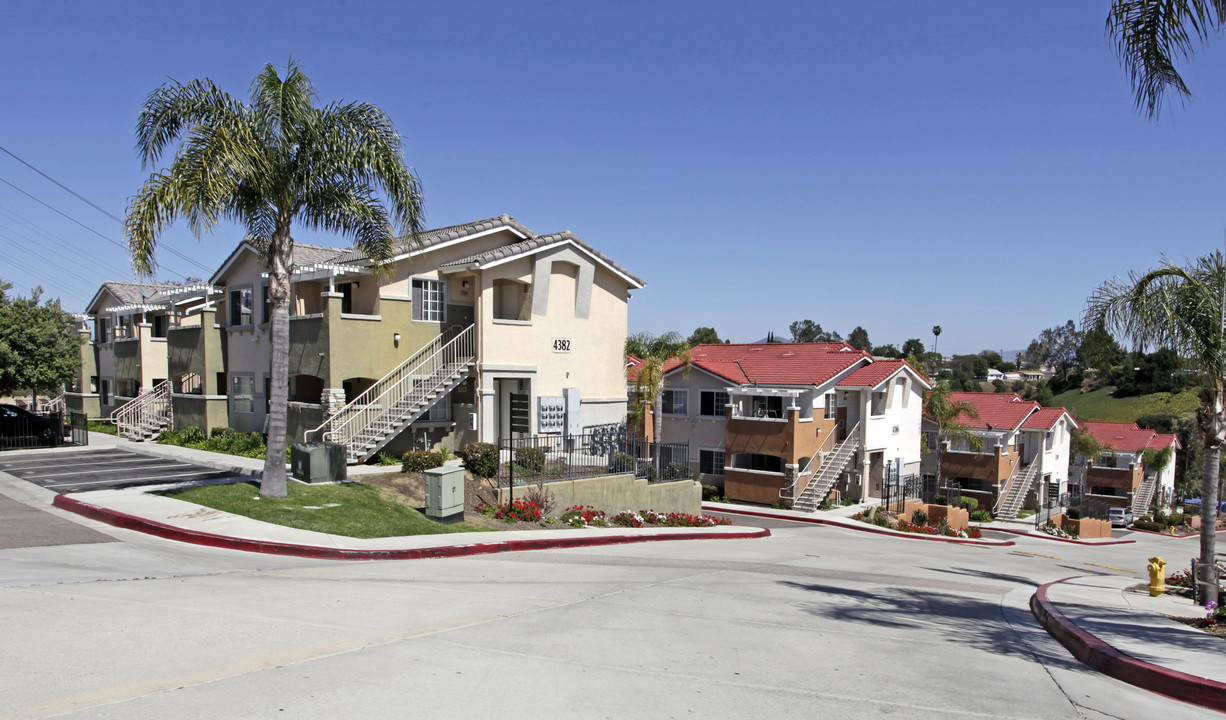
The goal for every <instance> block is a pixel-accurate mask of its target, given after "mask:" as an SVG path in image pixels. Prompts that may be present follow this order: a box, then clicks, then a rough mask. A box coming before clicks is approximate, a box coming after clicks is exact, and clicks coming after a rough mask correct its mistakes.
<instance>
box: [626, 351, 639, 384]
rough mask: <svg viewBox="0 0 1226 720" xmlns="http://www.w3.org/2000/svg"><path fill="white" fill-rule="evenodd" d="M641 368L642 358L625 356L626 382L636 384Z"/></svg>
mask: <svg viewBox="0 0 1226 720" xmlns="http://www.w3.org/2000/svg"><path fill="white" fill-rule="evenodd" d="M642 368H643V358H641V357H638V356H635V355H626V382H630V383H634V382H638V379H639V370H641V369H642Z"/></svg>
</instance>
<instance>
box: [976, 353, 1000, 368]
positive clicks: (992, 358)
mask: <svg viewBox="0 0 1226 720" xmlns="http://www.w3.org/2000/svg"><path fill="white" fill-rule="evenodd" d="M979 357H981V358H983V360H984V362H986V363H987V364H988V367H990V368H996V369H997V370H999V369H1000V365H1001V363H1002V362H1003V358H1001V356H1000V353H998V352H996V351H995V350H980V351H979Z"/></svg>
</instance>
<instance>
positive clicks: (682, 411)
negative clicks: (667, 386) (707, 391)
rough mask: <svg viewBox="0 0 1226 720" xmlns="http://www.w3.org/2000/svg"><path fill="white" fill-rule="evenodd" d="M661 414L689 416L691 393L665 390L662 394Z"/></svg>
mask: <svg viewBox="0 0 1226 720" xmlns="http://www.w3.org/2000/svg"><path fill="white" fill-rule="evenodd" d="M660 412H661V413H663V414H665V415H689V414H690V391H689V390H665V391H664V392H663V393H661V394H660Z"/></svg>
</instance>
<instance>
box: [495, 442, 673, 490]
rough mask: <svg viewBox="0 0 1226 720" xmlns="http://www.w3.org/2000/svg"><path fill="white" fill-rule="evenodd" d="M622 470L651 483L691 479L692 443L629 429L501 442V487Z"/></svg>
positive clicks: (499, 459) (556, 480) (621, 471)
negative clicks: (651, 436) (637, 434)
mask: <svg viewBox="0 0 1226 720" xmlns="http://www.w3.org/2000/svg"><path fill="white" fill-rule="evenodd" d="M620 473H633V474H634V476H635V477H636V478H646V479H647V481H648V482H652V483H656V482H675V481H678V480H688V479H690V444H689V443H688V442H676V443H652V442H648V441H647V439H646V438H641V437H635V436H634V435H633V434H631V433H630V432H629V431H626V430H612V431H599V432H591V433H585V434H582V435H536V436H533V437H518V438H503V439H501V440H499V441H498V485H499V487H517V486H521V485H534V484H536V483H551V482H563V481H567V480H577V479H581V478H587V477H596V476H599V475H610V474H620Z"/></svg>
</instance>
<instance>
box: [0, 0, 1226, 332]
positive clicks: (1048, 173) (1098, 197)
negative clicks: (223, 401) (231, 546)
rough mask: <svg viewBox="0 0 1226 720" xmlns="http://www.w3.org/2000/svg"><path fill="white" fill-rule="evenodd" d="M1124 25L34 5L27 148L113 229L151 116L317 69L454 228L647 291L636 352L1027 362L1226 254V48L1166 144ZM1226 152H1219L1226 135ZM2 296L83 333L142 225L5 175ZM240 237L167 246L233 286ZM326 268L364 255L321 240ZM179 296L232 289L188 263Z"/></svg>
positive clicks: (907, 15)
mask: <svg viewBox="0 0 1226 720" xmlns="http://www.w3.org/2000/svg"><path fill="white" fill-rule="evenodd" d="M1107 8H1108V3H1107V2H1105V1H1102V2H1100V1H1097V0H1095V1H1084V2H1075V3H1070V2H1067V1H1066V0H1057V1H1052V2H1041V1H1038V0H1036V1H1034V2H1027V3H1021V4H1018V3H984V2H971V1H967V2H943V1H940V0H935V1H934V2H930V3H915V2H871V1H866V2H862V3H847V2H838V3H835V2H812V1H810V2H795V3H771V2H759V3H752V4H746V3H740V2H738V3H725V2H702V3H698V2H673V3H635V2H622V3H601V4H587V3H574V2H565V3H564V2H540V3H514V2H499V3H484V2H468V3H415V2H396V3H387V4H383V3H360V2H312V1H310V0H306V1H304V2H296V3H265V2H259V1H258V0H253V1H248V2H241V3H239V2H215V3H209V4H207V5H201V4H198V3H193V4H186V3H185V4H178V3H165V2H156V3H155V2H114V3H96V2H88V3H86V2H62V3H6V4H4V6H3V8H2V9H0V59H2V60H3V67H4V68H5V71H4V73H3V75H2V76H0V89H2V90H3V98H4V100H3V102H2V103H0V146H3V147H4V148H7V149H8V150H9V151H11V152H12V153H15V154H16V155H18V156H20V157H21V158H23V159H25V160H26V161H28V162H29V163H31V164H33V165H35V166H36V167H38V168H39V169H40V170H42V171H43V172H45V173H47V174H49V175H51V176H52V177H54V178H55V179H57V180H59V181H60V182H61V183H63V184H65V185H67V186H68V187H70V188H72V189H73V190H74V191H76V192H77V193H79V194H81V195H82V196H84V197H85V198H88V199H89V200H90V201H92V202H94V203H96V204H98V205H99V206H101V207H103V208H105V209H106V210H108V211H109V212H110V213H112V214H114V215H120V216H121V215H122V214H123V212H124V209H125V208H126V205H127V199H128V197H129V196H130V195H132V194H133V193H134V192H135V191H136V190H137V189H139V187H140V185H141V183H142V182H143V180H144V179H145V178H146V177H147V175H148V170H142V168H141V165H140V161H139V159H138V157H137V156H136V153H135V151H134V150H133V142H134V141H133V128H134V125H135V122H136V117H137V114H138V113H139V111H140V107H141V104H142V102H143V100H144V98H145V96H146V95H147V94H148V93H149V92H150V91H151V90H153V89H154V88H156V87H157V86H158V85H159V84H161V83H162V82H165V81H166V79H167V78H175V79H177V80H182V81H187V80H191V79H194V78H197V77H208V78H211V79H212V80H214V81H215V82H217V83H218V84H219V85H221V86H222V87H223V88H225V89H227V90H228V91H230V92H231V93H233V94H236V95H239V96H241V97H244V98H245V97H246V93H247V88H248V86H249V84H250V81H251V78H252V77H253V76H254V75H255V74H256V73H257V72H258V71H259V69H260V67H261V66H262V64H263V63H265V62H273V63H277V64H284V62H285V60H286V59H287V58H288V57H289V56H290V55H293V56H294V57H296V58H297V59H298V60H299V62H300V63H301V64H302V66H303V67H304V69H305V70H306V72H307V74H308V75H309V76H310V77H311V79H312V80H313V81H314V82H315V85H316V88H317V90H318V91H319V93H320V96H321V99H322V100H324V101H331V100H340V99H344V100H363V101H368V102H372V103H375V104H376V105H379V106H380V107H382V108H384V109H385V110H386V111H387V112H388V113H389V114H390V115H391V117H392V119H393V120H394V121H395V122H396V125H397V128H398V129H399V131H400V132H401V134H402V135H404V137H405V140H406V145H407V158H408V161H409V163H410V164H411V165H413V166H414V167H415V169H416V170H417V172H418V173H419V175H420V177H421V179H422V183H423V186H424V191H425V197H426V201H427V213H428V214H427V224H428V225H429V226H431V227H437V226H443V225H450V224H455V223H460V222H466V221H469V220H473V219H477V218H481V217H489V216H493V215H498V214H501V213H509V214H511V215H514V216H515V217H516V218H517V219H518V220H520V221H521V222H523V223H524V224H526V225H527V226H528V227H530V228H532V229H534V230H536V231H538V232H551V231H557V230H563V229H569V230H571V231H573V232H574V233H576V234H577V235H579V236H580V237H582V238H584V239H585V240H587V241H588V242H590V243H592V244H593V245H595V246H596V247H598V248H600V249H601V250H603V251H605V252H607V253H608V254H609V255H610V256H612V257H613V258H614V259H616V260H617V261H618V262H620V263H621V264H623V265H625V266H626V267H628V268H629V269H631V270H632V271H633V272H635V273H636V274H638V275H639V276H640V277H642V278H643V279H644V280H646V282H647V287H646V288H645V289H643V290H641V291H638V292H636V293H635V296H634V298H633V300H632V301H631V315H630V326H631V330H632V331H640V330H647V331H651V332H661V331H665V330H670V329H675V330H679V331H681V332H682V333H683V334H686V335H688V334H689V333H690V332H691V331H692V330H693V329H694V328H695V327H697V326H700V325H705V326H713V327H715V328H716V330H717V331H718V332H719V333H720V335H721V336H722V337H726V338H731V339H732V340H733V341H739V342H747V341H752V340H756V339H758V338H761V337H763V336H764V335H765V334H766V332H767V331H768V330H774V331H775V332H776V333H779V334H786V331H787V326H788V324H789V323H790V322H792V321H793V320H798V319H802V318H811V319H813V320H815V321H816V322H818V323H820V324H821V325H822V326H823V327H824V328H826V329H834V330H838V331H839V332H842V333H844V334H846V333H847V332H848V331H850V330H851V329H852V328H854V327H855V326H857V325H862V326H864V327H865V328H866V329H867V330H868V331H869V334H870V337H871V339H872V340H873V342H874V343H877V344H882V343H895V344H899V345H901V343H902V342H903V341H904V340H906V339H907V338H910V337H919V338H921V339H923V340H924V341H925V343H930V342H931V340H932V336H931V334H930V329H931V328H932V326H933V325H941V326H942V328H943V329H944V332H943V334H942V335H941V340H940V349H941V350H943V351H945V352H947V353H948V352H976V351H978V350H981V349H985V348H990V349H996V350H1013V349H1017V348H1024V347H1025V346H1026V344H1027V343H1029V341H1030V340H1031V339H1032V338H1033V337H1035V336H1036V335H1037V334H1038V333H1039V331H1040V330H1042V329H1043V328H1046V327H1051V326H1053V325H1056V324H1059V323H1063V322H1064V321H1065V320H1068V319H1070V318H1077V317H1078V316H1079V313H1080V311H1081V309H1082V306H1083V303H1084V301H1085V298H1086V296H1087V295H1088V294H1089V293H1090V292H1091V291H1092V290H1093V289H1094V287H1095V286H1097V285H1098V284H1099V283H1101V282H1102V281H1103V280H1105V279H1107V278H1109V277H1111V276H1112V275H1116V274H1122V273H1127V272H1128V271H1129V270H1133V269H1138V270H1142V269H1145V268H1148V267H1151V266H1153V265H1155V264H1156V263H1158V262H1159V260H1160V259H1161V256H1162V254H1164V253H1165V254H1166V255H1168V256H1171V257H1173V258H1176V259H1182V258H1184V257H1194V256H1197V255H1201V254H1204V253H1207V252H1209V251H1212V250H1214V249H1216V248H1220V247H1222V245H1223V240H1224V237H1226V218H1223V213H1222V208H1223V203H1222V201H1223V189H1224V183H1223V180H1224V179H1226V178H1224V175H1226V143H1224V142H1223V141H1222V140H1221V137H1222V133H1221V129H1220V128H1221V120H1222V118H1223V117H1226V113H1224V110H1226V73H1223V72H1222V67H1223V60H1224V59H1226V44H1224V43H1222V42H1221V41H1218V42H1217V43H1214V44H1211V45H1210V46H1209V47H1207V48H1205V49H1204V50H1203V51H1202V52H1201V53H1199V54H1198V55H1197V56H1196V58H1194V59H1193V60H1192V61H1191V62H1190V63H1188V64H1186V65H1185V66H1184V70H1185V77H1186V78H1187V79H1188V81H1189V83H1190V85H1191V86H1192V88H1193V91H1194V93H1195V94H1196V96H1197V97H1196V99H1195V100H1194V101H1192V102H1191V103H1190V104H1188V105H1187V106H1186V107H1179V106H1175V107H1173V108H1168V109H1167V110H1166V111H1165V112H1164V113H1163V115H1162V118H1161V121H1159V122H1151V121H1148V120H1146V119H1144V118H1143V117H1141V116H1139V115H1138V114H1137V113H1136V112H1135V111H1134V110H1133V107H1132V97H1131V93H1130V90H1129V87H1128V83H1127V79H1126V77H1125V74H1124V72H1123V70H1122V69H1121V68H1120V66H1119V64H1118V62H1117V60H1116V58H1115V55H1114V54H1113V52H1112V49H1111V46H1110V44H1109V43H1108V41H1107V39H1106V37H1105V35H1104V32H1103V26H1104V20H1105V17H1106V12H1107ZM1215 137H1217V138H1219V139H1218V140H1214V138H1215ZM0 179H2V180H4V181H6V182H7V183H11V184H12V185H14V186H16V187H17V188H20V189H21V190H23V191H25V192H26V193H29V194H30V195H33V196H35V197H36V198H38V199H39V200H41V201H43V202H44V203H46V204H48V205H51V206H52V207H54V208H55V209H56V210H59V211H60V212H62V213H64V214H66V215H68V216H69V217H70V218H72V220H75V221H76V223H81V224H83V225H85V226H86V227H87V228H89V229H85V228H83V227H82V226H81V225H79V224H76V223H74V222H73V221H72V220H69V219H66V218H65V217H63V216H61V215H59V214H57V213H56V212H54V211H52V210H50V209H48V208H47V207H45V206H44V205H42V204H39V203H38V202H36V201H35V200H32V199H30V198H29V197H27V196H26V195H23V194H22V193H21V192H19V191H18V190H17V189H15V188H14V187H11V186H10V185H8V184H5V183H0V278H3V279H6V280H8V281H11V282H14V283H15V284H16V286H17V289H18V291H20V292H25V291H27V289H28V287H29V286H32V285H36V284H41V285H43V287H44V288H45V289H46V290H47V292H48V293H49V294H50V295H52V296H59V297H61V298H62V299H63V301H64V304H65V306H66V307H68V308H70V309H74V310H75V309H79V308H80V307H82V306H83V305H84V304H85V303H86V302H87V301H88V300H89V298H90V297H91V296H92V295H93V293H94V292H95V290H96V289H97V286H98V284H99V283H100V282H101V281H102V280H104V279H130V275H129V271H128V269H127V268H128V265H127V259H126V256H125V254H124V251H123V250H122V249H121V248H120V247H118V246H116V245H115V244H112V243H111V242H108V240H107V239H104V237H101V236H105V238H109V239H110V240H113V241H119V240H121V233H120V228H119V225H118V224H117V223H116V222H115V221H114V220H112V219H110V218H108V217H107V216H105V215H103V214H101V213H99V212H97V211H96V210H94V209H92V208H90V207H89V206H87V205H85V204H83V203H81V202H80V201H79V200H77V199H75V198H73V197H72V196H70V195H68V194H67V193H65V192H63V191H62V190H60V189H59V188H57V187H55V186H54V185H52V184H51V183H49V182H47V181H46V180H44V179H43V178H41V177H39V176H38V175H37V174H35V173H34V172H32V171H31V170H29V169H28V168H26V167H24V166H22V165H21V164H19V163H18V162H16V161H15V160H13V159H12V158H11V157H9V156H7V155H3V154H0ZM240 237H241V231H240V230H239V229H237V228H235V227H224V226H223V227H222V228H220V229H219V230H218V231H217V232H216V233H215V234H214V235H213V236H210V237H206V238H205V239H204V241H203V243H197V242H196V240H195V239H194V238H192V237H191V235H190V233H189V232H188V231H187V229H186V228H185V227H175V228H173V229H172V230H171V231H170V232H169V233H167V235H166V236H165V237H164V240H163V242H164V243H165V245H166V246H167V247H169V248H174V249H176V250H178V251H180V252H183V253H185V254H188V255H190V257H192V258H193V259H195V260H196V261H197V262H199V263H201V264H202V265H204V266H206V267H208V268H210V269H212V268H215V267H216V266H217V265H218V264H219V263H220V261H221V260H222V259H223V258H224V257H225V256H226V254H227V253H228V252H229V251H230V250H231V249H232V248H233V246H234V244H235V243H236V242H237V241H238V240H239V239H240ZM295 237H296V238H297V239H299V240H302V241H308V242H322V243H325V244H336V245H340V244H347V243H345V242H344V241H341V240H339V239H333V238H320V237H318V236H312V235H308V234H305V233H296V234H295ZM161 259H162V260H163V262H164V264H165V266H166V272H164V273H163V275H162V276H163V277H164V278H168V279H175V278H177V277H180V276H181V275H183V274H186V275H196V276H203V275H207V273H206V271H204V270H201V269H199V268H198V267H195V266H193V265H191V264H189V263H188V262H186V261H184V260H181V259H179V258H176V257H174V256H172V255H169V254H167V253H163V254H162V255H161Z"/></svg>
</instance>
